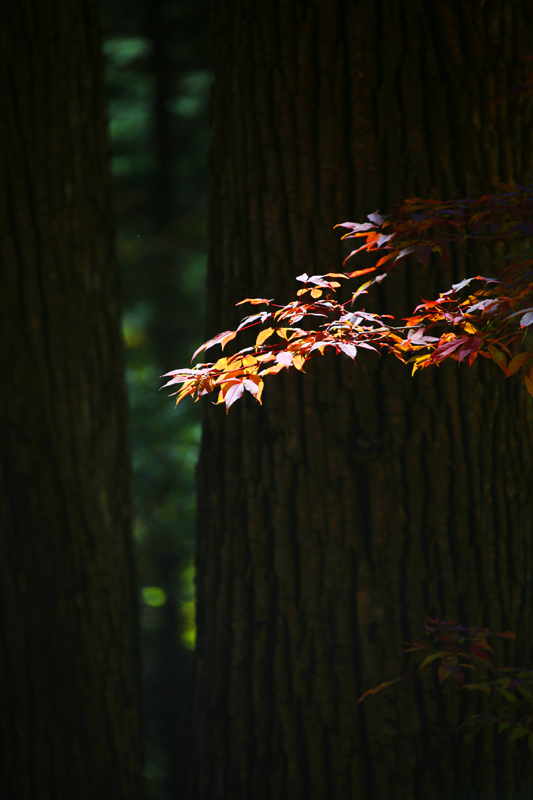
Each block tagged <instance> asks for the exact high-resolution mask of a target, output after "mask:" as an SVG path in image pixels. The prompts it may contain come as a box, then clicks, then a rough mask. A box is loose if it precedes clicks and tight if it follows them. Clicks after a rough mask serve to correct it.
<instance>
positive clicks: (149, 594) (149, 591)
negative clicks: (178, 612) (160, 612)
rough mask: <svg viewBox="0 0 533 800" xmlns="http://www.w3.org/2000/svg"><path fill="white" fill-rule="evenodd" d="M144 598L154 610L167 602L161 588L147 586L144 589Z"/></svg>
mask: <svg viewBox="0 0 533 800" xmlns="http://www.w3.org/2000/svg"><path fill="white" fill-rule="evenodd" d="M142 598H143V600H144V602H145V603H146V605H147V606H151V607H152V608H159V607H160V606H164V605H165V603H166V602H167V595H166V593H165V592H164V591H163V589H161V588H160V587H159V586H145V587H144V588H143V589H142Z"/></svg>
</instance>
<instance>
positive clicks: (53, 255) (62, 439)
mask: <svg viewBox="0 0 533 800" xmlns="http://www.w3.org/2000/svg"><path fill="white" fill-rule="evenodd" d="M0 53H1V55H0V87H1V97H2V105H3V108H2V116H1V121H0V150H1V152H2V154H3V159H2V166H1V167H0V241H1V249H2V262H3V264H2V295H1V301H0V302H1V305H2V309H1V313H0V319H1V325H2V343H3V348H2V354H3V364H4V366H3V370H2V373H3V376H4V384H5V386H4V390H3V391H2V392H1V395H0V397H1V399H0V430H1V433H2V447H1V456H0V459H1V460H0V465H1V467H0V469H1V471H0V517H1V519H2V537H1V540H0V614H1V644H0V685H1V687H2V697H3V700H2V711H1V712H0V731H1V740H2V746H1V748H0V795H1V796H2V797H6V798H10V800H30V798H31V800H51V799H52V798H53V800H74V799H75V800H95V798H99V799H100V798H109V799H110V800H111V798H113V800H117V798H121V800H125V799H126V798H139V797H140V796H141V777H140V773H141V745H140V725H139V714H138V700H139V687H138V668H137V667H138V664H137V662H138V654H137V650H138V647H137V622H136V599H135V598H136V592H135V582H134V567H133V557H132V542H131V536H130V497H129V488H128V487H129V457H128V443H127V410H126V408H127V407H126V397H125V390H124V384H123V353H122V343H121V335H120V288H119V268H118V264H117V262H116V259H115V252H114V233H113V224H112V199H111V184H110V175H109V171H108V166H107V156H108V146H107V139H106V119H105V101H104V90H103V80H102V65H101V55H100V37H99V25H98V4H97V3H96V2H93V1H92V0H60V2H50V1H49V0H45V1H44V2H42V0H20V2H17V3H9V4H7V6H6V7H5V8H4V9H3V10H2V12H0Z"/></svg>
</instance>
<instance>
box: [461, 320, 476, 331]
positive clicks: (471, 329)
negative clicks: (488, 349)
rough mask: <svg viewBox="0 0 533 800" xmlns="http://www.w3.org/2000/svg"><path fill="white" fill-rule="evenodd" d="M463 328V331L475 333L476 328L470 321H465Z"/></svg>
mask: <svg viewBox="0 0 533 800" xmlns="http://www.w3.org/2000/svg"><path fill="white" fill-rule="evenodd" d="M463 330H464V331H465V333H477V328H474V326H473V325H472V324H471V323H470V322H467V323H466V324H465V325H463Z"/></svg>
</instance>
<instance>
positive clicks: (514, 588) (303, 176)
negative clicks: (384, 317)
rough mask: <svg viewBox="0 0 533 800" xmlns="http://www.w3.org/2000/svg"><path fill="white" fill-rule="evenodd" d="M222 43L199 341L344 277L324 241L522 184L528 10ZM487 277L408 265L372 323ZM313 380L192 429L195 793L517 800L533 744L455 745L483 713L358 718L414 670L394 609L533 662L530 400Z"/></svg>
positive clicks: (448, 384)
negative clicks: (401, 209) (198, 450)
mask: <svg viewBox="0 0 533 800" xmlns="http://www.w3.org/2000/svg"><path fill="white" fill-rule="evenodd" d="M212 25H213V29H212V30H213V52H214V61H215V84H214V95H213V111H212V120H213V131H214V140H213V149H212V163H211V171H212V189H211V229H210V230H211V253H210V265H209V298H210V299H209V311H208V314H209V317H208V319H209V326H210V327H209V331H208V333H209V335H212V334H214V333H215V332H218V331H221V330H227V329H231V328H233V327H234V326H235V323H236V321H238V319H239V318H240V316H241V315H242V307H239V308H238V309H235V308H234V303H235V302H237V301H238V300H240V299H242V298H243V297H254V296H256V297H276V298H277V299H278V300H280V301H282V302H283V301H287V300H288V299H289V298H291V296H293V293H294V291H295V287H296V284H295V281H294V278H295V276H296V275H298V274H300V273H301V272H303V271H306V272H307V273H309V274H317V273H318V274H322V273H325V272H328V271H337V270H338V269H339V267H340V264H341V261H342V254H341V248H340V246H339V241H338V240H339V237H338V235H337V232H334V231H332V228H333V226H334V225H335V223H338V222H344V221H346V220H353V219H355V220H358V221H362V220H363V219H364V217H365V215H366V214H367V213H370V212H372V211H374V210H375V209H376V208H379V209H381V210H382V211H388V210H390V209H391V207H392V206H393V205H394V204H395V203H398V202H401V201H402V199H403V198H405V197H410V196H413V195H419V196H422V197H442V198H443V199H452V198H460V197H467V196H475V195H476V194H479V193H482V192H484V191H487V190H488V191H490V190H493V189H494V187H493V184H494V183H495V182H497V181H513V180H517V181H518V182H520V181H524V180H526V179H527V178H528V176H529V177H531V170H530V167H531V113H530V111H529V110H528V109H529V107H528V106H526V105H525V104H524V103H523V102H522V101H513V103H511V104H509V105H505V104H502V105H498V106H495V107H493V106H492V103H493V101H494V100H496V99H497V98H499V97H501V96H503V94H504V92H505V89H506V88H507V87H508V86H511V85H514V84H518V83H520V82H521V80H522V79H523V76H524V74H525V70H526V69H527V64H524V62H523V60H522V59H523V56H525V55H527V54H528V53H529V51H530V48H531V41H532V36H533V8H532V7H531V4H530V3H528V2H525V0H524V1H523V2H513V3H508V2H503V1H501V0H487V1H486V2H477V1H476V2H474V1H473V0H461V2H452V1H451V0H439V2H434V3H433V2H424V0H403V2H399V0H377V1H376V2H372V3H369V2H352V1H346V2H343V1H342V0H315V1H314V2H311V1H310V0H265V2H260V3H258V2H255V0H232V2H231V3H230V2H228V1H227V0H215V2H214V4H213V18H212ZM491 262H492V256H491V253H490V252H489V250H488V249H487V248H480V249H479V250H476V251H475V252H474V251H472V250H471V251H466V250H463V251H462V255H460V256H457V257H456V258H455V260H454V261H453V263H451V264H450V265H449V266H447V265H445V264H442V263H437V262H434V263H432V264H431V265H430V267H429V268H428V269H427V270H426V271H423V270H421V268H420V267H419V268H417V267H416V265H406V266H403V267H398V268H396V273H397V274H394V273H393V274H392V275H391V276H390V277H389V278H388V279H387V281H385V283H384V284H383V288H382V291H381V294H380V296H379V297H370V298H368V302H367V308H370V306H371V304H374V305H373V306H372V308H373V309H376V308H377V305H376V304H378V303H379V304H381V308H382V309H387V310H388V311H392V312H393V313H394V312H396V313H398V314H399V315H400V316H401V315H404V316H405V315H407V314H408V313H409V312H410V311H411V309H412V308H413V306H414V305H415V304H416V302H417V301H418V299H419V297H420V295H421V294H423V296H424V297H430V296H435V295H436V292H438V291H439V290H440V291H444V290H445V289H446V288H448V287H449V285H450V283H451V282H452V281H453V280H454V278H458V277H459V276H460V275H464V274H465V273H468V274H480V273H481V274H483V270H484V269H490V268H491ZM353 268H355V267H353ZM306 372H307V374H306V375H304V376H302V375H292V376H281V377H276V378H268V379H267V382H266V387H265V395H264V398H265V399H264V406H263V408H262V409H260V408H259V407H258V406H257V404H254V401H253V399H251V398H249V400H250V401H249V402H248V401H243V402H241V403H239V404H237V406H234V407H232V408H231V410H230V412H229V415H228V416H227V417H226V416H225V415H224V412H223V410H222V409H221V407H220V406H218V407H216V408H213V407H212V406H209V405H208V406H207V408H206V418H205V427H204V437H203V444H202V454H201V461H200V467H199V488H200V500H199V509H200V510H199V542H198V564H197V569H198V650H197V659H196V671H195V690H194V692H195V695H194V712H193V728H192V736H193V747H194V754H193V755H194V764H193V769H194V774H195V778H194V781H193V787H192V797H193V798H195V800H267V798H268V800H304V798H305V800H393V799H394V800H467V799H468V800H479V798H484V800H525V798H528V797H531V792H532V790H533V785H532V781H531V778H532V775H531V767H530V755H529V754H528V752H527V748H526V747H525V746H524V747H522V746H521V744H520V743H516V746H515V745H511V746H506V745H505V743H504V738H503V737H500V738H498V739H495V737H494V736H493V734H492V733H491V731H490V730H489V731H488V732H485V733H483V732H482V733H478V732H476V731H475V730H473V729H470V728H466V729H462V730H460V731H457V726H458V724H459V723H460V722H461V721H462V720H464V717H465V714H467V713H471V712H473V711H474V710H476V709H477V710H478V711H479V710H482V708H483V706H482V705H481V706H479V707H478V706H476V705H475V703H474V704H472V703H470V701H468V698H467V695H466V693H462V694H461V693H460V692H459V691H458V690H456V691H455V692H454V691H453V687H450V686H448V685H447V684H444V686H443V687H442V688H441V687H439V686H438V685H437V682H436V680H435V679H434V678H433V677H432V676H431V675H430V674H427V675H426V676H424V679H423V680H420V681H416V682H413V683H412V684H404V685H402V686H400V687H395V688H393V689H391V690H389V691H388V692H386V693H383V694H380V695H377V696H375V697H370V698H368V699H367V700H366V701H365V702H364V703H363V704H362V705H361V706H360V707H358V708H356V705H355V704H356V701H357V698H358V697H359V696H360V695H361V694H362V693H363V692H364V691H366V690H367V689H368V688H370V687H371V686H375V685H377V684H379V683H380V682H381V681H383V680H386V679H390V678H393V677H396V676H399V675H401V674H406V673H407V672H408V668H409V667H408V663H407V662H406V660H405V657H404V656H403V654H402V653H403V647H402V645H401V643H402V642H408V641H413V640H417V639H419V638H420V637H421V629H420V627H419V626H418V625H417V624H416V622H415V621H413V618H412V617H411V616H410V615H411V614H412V615H413V617H414V618H417V619H419V620H422V621H424V619H425V618H426V616H427V615H428V614H431V615H440V616H443V617H448V618H453V619H458V620H460V621H461V622H463V623H464V624H467V625H477V624H483V625H487V626H489V627H491V628H492V629H494V630H502V629H505V628H511V629H513V630H515V631H516V632H517V634H518V635H519V641H521V643H522V647H521V651H519V652H517V653H515V652H514V650H512V649H509V652H507V653H506V654H505V657H506V658H507V660H508V662H510V663H513V662H515V663H523V664H529V663H531V656H532V652H531V638H530V637H531V623H532V617H531V611H532V607H531V604H532V595H531V577H532V558H531V547H532V533H533V530H532V528H533V523H532V519H533V506H532V492H531V487H532V478H533V475H532V455H531V454H532V445H533V436H532V428H533V425H532V414H531V399H530V398H529V397H528V396H527V394H526V392H525V390H524V389H523V387H521V386H520V384H519V382H518V381H515V382H514V383H513V381H507V382H505V381H504V380H503V376H502V375H501V374H500V373H499V371H498V370H497V368H496V367H495V366H494V365H492V364H488V363H483V364H481V365H480V366H479V368H478V367H474V368H473V369H471V370H469V369H468V368H467V367H465V366H463V367H461V368H458V367H457V365H453V364H452V365H446V366H444V367H442V368H439V369H433V370H427V371H424V372H422V373H418V374H417V375H416V376H415V377H414V378H411V377H410V370H409V368H405V367H402V365H400V364H398V363H397V362H396V361H395V360H394V359H392V358H382V359H379V358H377V357H372V356H369V357H368V358H361V359H360V361H359V362H358V365H357V366H355V367H354V366H353V365H352V364H351V363H350V362H349V360H348V359H347V358H345V357H344V356H343V357H339V358H336V359H335V358H319V359H315V360H314V361H313V362H312V363H310V364H309V365H308V367H306ZM447 683H451V681H448V682H447Z"/></svg>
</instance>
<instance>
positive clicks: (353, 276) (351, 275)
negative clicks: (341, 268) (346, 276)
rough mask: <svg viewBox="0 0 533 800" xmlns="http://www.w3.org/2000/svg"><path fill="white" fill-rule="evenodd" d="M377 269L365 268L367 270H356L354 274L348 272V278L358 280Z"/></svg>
mask: <svg viewBox="0 0 533 800" xmlns="http://www.w3.org/2000/svg"><path fill="white" fill-rule="evenodd" d="M376 269H377V267H367V269H357V270H356V271H355V272H350V278H359V277H360V276H361V275H367V274H368V273H369V272H375V271H376Z"/></svg>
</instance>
